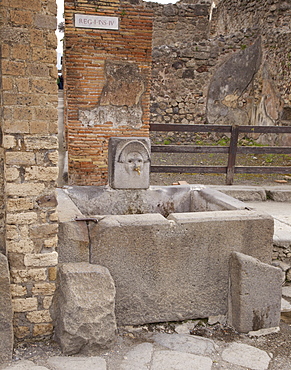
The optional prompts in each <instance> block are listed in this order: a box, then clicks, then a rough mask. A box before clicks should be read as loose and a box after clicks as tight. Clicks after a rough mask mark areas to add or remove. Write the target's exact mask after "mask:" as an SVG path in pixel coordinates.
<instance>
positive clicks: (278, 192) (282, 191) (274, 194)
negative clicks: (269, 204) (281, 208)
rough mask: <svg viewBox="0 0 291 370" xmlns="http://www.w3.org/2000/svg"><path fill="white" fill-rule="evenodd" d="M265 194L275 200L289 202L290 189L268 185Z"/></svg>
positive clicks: (290, 198) (290, 200) (290, 196)
mask: <svg viewBox="0 0 291 370" xmlns="http://www.w3.org/2000/svg"><path fill="white" fill-rule="evenodd" d="M267 195H268V198H269V199H272V200H273V201H275V202H291V190H290V189H286V188H284V187H278V186H277V187H276V186H274V187H269V188H268V190H267Z"/></svg>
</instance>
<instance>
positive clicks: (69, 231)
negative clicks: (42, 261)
mask: <svg viewBox="0 0 291 370" xmlns="http://www.w3.org/2000/svg"><path fill="white" fill-rule="evenodd" d="M58 253H59V262H60V263H65V262H89V233H88V228H87V225H86V222H84V221H80V222H77V221H71V222H62V223H60V224H59V234H58Z"/></svg>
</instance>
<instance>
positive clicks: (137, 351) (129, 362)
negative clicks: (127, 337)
mask: <svg viewBox="0 0 291 370" xmlns="http://www.w3.org/2000/svg"><path fill="white" fill-rule="evenodd" d="M153 351H154V346H153V345H152V344H151V343H142V344H139V345H137V346H135V347H134V348H133V349H132V350H130V351H129V352H127V354H126V357H125V358H124V360H123V361H122V363H121V370H136V369H138V370H148V369H149V366H150V363H151V361H152V356H153Z"/></svg>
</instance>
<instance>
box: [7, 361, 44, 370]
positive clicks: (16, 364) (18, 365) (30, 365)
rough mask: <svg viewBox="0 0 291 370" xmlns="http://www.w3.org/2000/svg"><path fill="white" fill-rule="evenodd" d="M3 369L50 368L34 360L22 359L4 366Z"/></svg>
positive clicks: (35, 369)
mask: <svg viewBox="0 0 291 370" xmlns="http://www.w3.org/2000/svg"><path fill="white" fill-rule="evenodd" d="M3 370H48V368H47V367H45V366H39V365H36V364H35V363H34V362H32V361H29V360H20V361H17V362H14V363H12V364H11V365H10V366H7V367H5V368H3Z"/></svg>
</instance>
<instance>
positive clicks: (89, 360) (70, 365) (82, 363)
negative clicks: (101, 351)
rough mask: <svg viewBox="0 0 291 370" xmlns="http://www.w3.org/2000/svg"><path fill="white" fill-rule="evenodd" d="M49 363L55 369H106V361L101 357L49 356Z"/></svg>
mask: <svg viewBox="0 0 291 370" xmlns="http://www.w3.org/2000/svg"><path fill="white" fill-rule="evenodd" d="M48 365H49V366H50V367H51V368H52V369H53V370H91V369H96V370H97V369H98V370H106V361H105V360H104V358H101V357H61V356H54V357H51V358H49V360H48Z"/></svg>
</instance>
